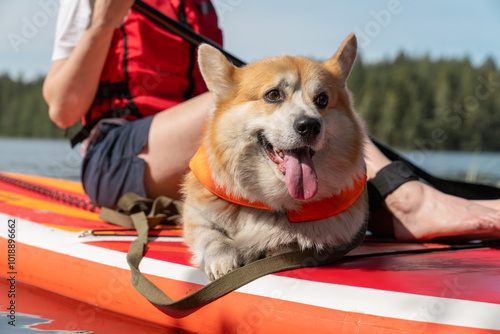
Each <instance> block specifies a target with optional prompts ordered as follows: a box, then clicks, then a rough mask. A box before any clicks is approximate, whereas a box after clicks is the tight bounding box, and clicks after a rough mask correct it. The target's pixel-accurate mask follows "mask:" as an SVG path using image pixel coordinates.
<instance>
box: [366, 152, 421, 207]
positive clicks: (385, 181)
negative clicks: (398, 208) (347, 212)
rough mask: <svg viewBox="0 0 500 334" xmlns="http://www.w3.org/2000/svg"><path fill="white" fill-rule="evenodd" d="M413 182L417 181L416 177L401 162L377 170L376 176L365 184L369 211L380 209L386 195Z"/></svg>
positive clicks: (408, 167)
mask: <svg viewBox="0 0 500 334" xmlns="http://www.w3.org/2000/svg"><path fill="white" fill-rule="evenodd" d="M414 180H418V176H417V175H416V174H415V172H414V171H413V169H412V168H411V167H410V166H408V165H407V164H405V163H404V162H402V161H393V162H392V163H390V164H389V165H387V166H385V167H384V168H382V169H381V170H379V171H378V173H377V175H375V177H374V178H373V179H369V180H368V182H367V187H368V198H369V204H370V211H376V210H378V209H380V208H381V207H382V202H383V201H384V199H385V197H386V196H387V195H388V194H390V193H392V192H393V191H394V190H396V189H397V188H399V187H400V186H401V185H402V184H403V183H406V182H408V181H414Z"/></svg>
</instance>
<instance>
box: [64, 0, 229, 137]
mask: <svg viewBox="0 0 500 334" xmlns="http://www.w3.org/2000/svg"><path fill="white" fill-rule="evenodd" d="M143 2H145V3H146V4H147V5H149V6H151V7H153V8H154V9H155V10H157V11H159V12H160V13H162V14H164V15H166V16H168V17H170V18H173V19H175V20H177V21H179V22H181V23H184V24H186V25H189V26H190V27H191V28H192V29H193V30H194V31H195V32H197V33H199V34H201V35H204V36H205V37H207V38H209V39H211V40H213V41H214V42H216V43H218V44H221V45H222V32H221V30H220V29H219V28H218V25H217V16H216V13H215V10H214V7H213V6H212V3H211V2H210V1H209V0H170V1H165V0H143ZM205 91H207V87H206V85H205V83H204V81H203V78H202V76H201V73H200V70H199V68H198V66H197V60H196V47H195V46H193V45H192V44H191V43H189V42H187V41H185V40H184V39H182V38H181V37H179V36H177V35H175V34H173V33H171V32H169V31H166V30H164V29H162V28H160V27H159V26H158V25H157V24H156V23H155V22H152V21H151V20H150V19H148V18H146V17H145V16H144V15H142V14H141V13H140V12H138V11H136V10H134V9H132V10H131V11H130V12H129V13H128V14H127V16H126V17H125V19H124V21H123V23H122V24H121V25H120V26H119V27H118V28H116V30H115V31H114V35H113V39H112V41H111V46H110V48H109V52H108V55H107V58H106V61H105V64H104V67H103V71H102V74H101V78H100V83H99V88H98V91H97V94H96V97H95V100H94V103H93V105H92V108H91V109H90V110H89V112H88V113H87V114H86V115H85V116H84V117H83V119H82V123H83V125H84V130H83V131H82V132H81V133H80V134H78V135H77V137H75V138H74V140H73V141H72V142H74V143H73V144H76V143H77V142H79V141H81V140H83V139H85V138H86V136H88V134H89V133H90V130H91V128H92V127H93V126H94V125H95V124H96V123H97V121H99V120H100V119H103V118H116V117H119V118H125V119H128V120H136V119H138V118H142V117H146V116H150V115H154V114H156V113H157V112H159V111H162V110H165V109H168V108H170V107H172V106H174V105H176V104H178V103H180V102H182V101H185V100H187V99H189V98H191V97H193V96H196V95H199V94H201V93H203V92H205Z"/></svg>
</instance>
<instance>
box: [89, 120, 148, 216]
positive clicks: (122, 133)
mask: <svg viewBox="0 0 500 334" xmlns="http://www.w3.org/2000/svg"><path fill="white" fill-rule="evenodd" d="M152 120H153V116H150V117H146V118H143V119H139V120H137V121H133V122H128V123H125V124H124V125H116V124H107V123H104V124H101V125H99V129H98V131H99V136H98V138H99V139H98V140H95V141H94V142H91V143H90V144H89V146H88V148H87V153H86V154H85V157H84V158H83V162H82V183H83V187H84V189H85V192H86V193H87V195H88V196H89V197H90V199H91V200H92V202H94V203H95V204H96V205H97V206H105V207H109V208H113V209H114V208H116V204H117V202H118V200H119V199H120V197H121V196H123V195H125V194H126V193H128V192H134V193H136V194H138V195H139V196H143V197H146V190H145V189H144V160H143V159H141V158H139V157H137V154H139V153H140V152H141V150H142V149H143V148H144V146H145V145H146V144H147V142H148V134H149V128H150V126H151V121H152Z"/></svg>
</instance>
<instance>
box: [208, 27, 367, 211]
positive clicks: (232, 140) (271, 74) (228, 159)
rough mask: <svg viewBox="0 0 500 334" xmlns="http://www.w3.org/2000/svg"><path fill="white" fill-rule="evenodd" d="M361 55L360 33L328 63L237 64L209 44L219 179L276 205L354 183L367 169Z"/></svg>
mask: <svg viewBox="0 0 500 334" xmlns="http://www.w3.org/2000/svg"><path fill="white" fill-rule="evenodd" d="M355 56H356V39H355V37H354V36H353V35H351V36H349V37H348V38H347V39H346V40H345V41H344V42H343V44H342V45H341V47H340V48H339V50H338V51H337V53H336V54H335V55H334V56H333V57H332V58H330V59H329V60H327V61H326V62H324V63H323V64H319V63H317V62H314V61H312V60H309V59H307V58H303V57H291V56H283V57H275V58H268V59H264V60H261V61H258V62H255V63H253V64H250V65H247V66H245V67H243V68H236V67H234V66H233V65H231V64H230V63H229V62H227V60H226V59H225V58H224V56H223V55H222V54H221V53H220V52H219V51H217V50H216V49H214V48H212V47H210V46H207V45H203V46H201V47H200V50H199V62H200V69H201V71H202V74H203V77H204V79H205V81H206V83H207V86H208V88H209V90H210V91H211V93H212V95H213V98H214V102H215V108H214V110H213V112H212V114H211V116H210V119H209V121H208V123H207V127H206V135H205V139H204V144H205V145H206V147H207V149H208V151H209V155H210V162H211V165H212V166H211V167H212V169H213V171H214V176H215V178H216V182H219V183H221V184H225V185H226V187H227V188H228V189H230V191H232V192H233V193H234V194H236V195H240V196H243V197H246V198H248V199H249V200H259V201H262V200H264V202H266V203H267V204H269V205H270V206H274V207H283V206H284V207H293V206H294V203H295V204H296V203H297V200H298V201H304V200H306V201H307V200H312V199H319V198H323V197H327V196H330V195H331V194H332V193H335V192H336V191H338V190H340V189H341V188H343V187H344V186H346V185H350V184H349V182H351V179H352V177H353V176H354V175H356V174H360V173H361V172H362V168H363V163H362V160H363V157H362V147H363V146H362V143H363V135H362V134H363V126H362V124H361V122H360V121H359V119H358V117H357V116H356V114H355V113H354V112H353V110H352V106H351V98H350V94H349V92H348V90H347V88H346V85H345V84H346V80H347V77H348V75H349V73H350V70H351V68H352V64H353V62H354V59H355Z"/></svg>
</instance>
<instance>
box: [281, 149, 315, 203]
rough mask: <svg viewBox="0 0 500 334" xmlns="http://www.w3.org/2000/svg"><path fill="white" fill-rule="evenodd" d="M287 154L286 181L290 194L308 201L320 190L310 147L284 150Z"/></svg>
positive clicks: (297, 198) (300, 199)
mask: <svg viewBox="0 0 500 334" xmlns="http://www.w3.org/2000/svg"><path fill="white" fill-rule="evenodd" d="M283 153H284V154H285V159H284V160H285V167H286V174H285V183H286V187H287V188H288V192H289V193H290V195H291V196H292V197H293V198H295V199H296V200H299V201H306V200H309V199H311V198H313V197H314V195H316V193H317V192H318V177H317V176H316V171H315V170H314V165H313V161H312V158H311V156H310V154H309V149H308V148H304V149H301V150H293V151H283Z"/></svg>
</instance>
